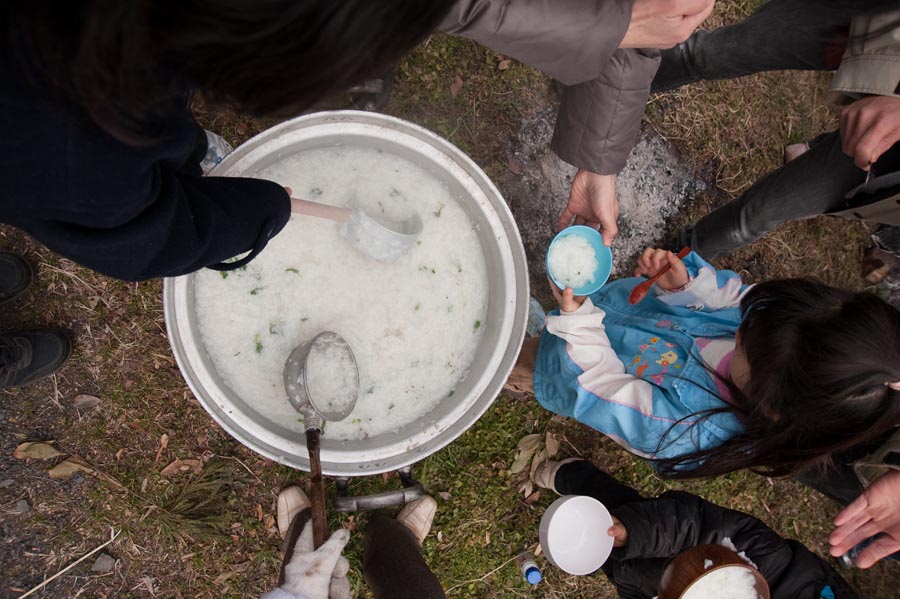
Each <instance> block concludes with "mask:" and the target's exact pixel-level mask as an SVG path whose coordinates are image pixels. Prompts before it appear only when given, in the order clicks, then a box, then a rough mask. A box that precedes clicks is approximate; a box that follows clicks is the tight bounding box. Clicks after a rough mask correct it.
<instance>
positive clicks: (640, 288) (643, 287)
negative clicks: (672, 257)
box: [628, 247, 691, 305]
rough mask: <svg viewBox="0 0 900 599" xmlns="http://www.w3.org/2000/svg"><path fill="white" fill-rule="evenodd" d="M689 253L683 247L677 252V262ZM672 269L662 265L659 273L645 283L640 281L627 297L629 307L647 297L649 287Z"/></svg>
mask: <svg viewBox="0 0 900 599" xmlns="http://www.w3.org/2000/svg"><path fill="white" fill-rule="evenodd" d="M690 253H691V248H689V247H683V248H681V251H680V252H678V254H677V257H678V259H679V260H681V259H683V258H684V257H685V256H687V255H688V254H690ZM670 268H672V265H671V264H669V263H668V262H666V263H665V264H663V267H662V268H660V269H659V272H658V273H656V274H655V275H653V276H652V277H650V278H649V279H647V280H646V281H642V282H640V283H638V284H637V285H635V286H634V288H633V289H632V290H631V293H630V294H629V295H628V303H629V304H631V305H634V304H637V303H638V302H640V301H641V300H642V299H644V297H646V296H647V292H648V291H650V287H651V286H652V285H653V283H655V282H656V281H658V280H659V278H660V277H661V276H663V275H664V274H666V273H667V272H669V269H670Z"/></svg>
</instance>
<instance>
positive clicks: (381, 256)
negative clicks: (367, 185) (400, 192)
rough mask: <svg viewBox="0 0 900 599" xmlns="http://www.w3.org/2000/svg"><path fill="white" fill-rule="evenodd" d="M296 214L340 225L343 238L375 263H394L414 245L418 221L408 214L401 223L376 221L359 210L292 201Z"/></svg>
mask: <svg viewBox="0 0 900 599" xmlns="http://www.w3.org/2000/svg"><path fill="white" fill-rule="evenodd" d="M292 201H293V206H294V208H293V209H294V211H295V212H296V213H298V214H305V215H307V216H314V217H316V218H326V219H328V220H333V221H336V222H339V223H342V224H343V225H344V227H343V235H344V237H345V238H346V239H347V241H349V242H350V244H351V245H352V246H353V247H355V248H356V249H357V250H359V251H360V252H362V253H364V254H366V255H368V256H371V257H372V258H374V259H375V260H378V261H379V262H395V261H397V260H398V259H399V258H400V257H401V256H403V255H404V254H406V253H407V252H409V250H411V249H412V248H413V246H415V244H416V240H417V239H418V237H419V235H420V234H421V233H422V219H421V218H419V215H418V214H412V215H410V216H409V217H408V218H407V219H405V220H402V221H392V220H388V219H383V218H381V219H376V218H374V217H372V216H369V215H368V214H366V213H365V212H363V211H362V210H359V209H353V208H342V207H339V206H330V205H328V204H319V203H318V202H310V201H309V200H299V199H296V198H293V199H292Z"/></svg>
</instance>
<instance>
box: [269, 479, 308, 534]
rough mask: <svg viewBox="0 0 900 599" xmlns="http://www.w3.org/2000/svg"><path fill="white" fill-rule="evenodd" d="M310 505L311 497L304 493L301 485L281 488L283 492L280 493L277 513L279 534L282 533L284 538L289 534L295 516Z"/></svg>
mask: <svg viewBox="0 0 900 599" xmlns="http://www.w3.org/2000/svg"><path fill="white" fill-rule="evenodd" d="M310 505H312V504H311V503H310V502H309V497H307V496H306V493H304V492H303V491H302V490H301V489H300V487H298V486H296V485H292V486H290V487H285V488H284V489H282V490H281V493H279V494H278V504H277V509H276V514H277V520H278V534H280V535H281V538H282V539H283V538H284V536H285V535H286V534H287V531H288V528H290V526H291V522H292V521H293V520H294V516H296V515H297V514H299V513H300V512H302V511H303V510H305V509H306V508H308V507H309V506H310Z"/></svg>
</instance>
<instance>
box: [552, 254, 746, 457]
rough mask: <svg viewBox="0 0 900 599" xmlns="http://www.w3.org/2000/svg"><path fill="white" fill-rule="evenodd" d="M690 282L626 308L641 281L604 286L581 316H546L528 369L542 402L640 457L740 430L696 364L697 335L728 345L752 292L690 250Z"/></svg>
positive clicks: (682, 449) (698, 445)
mask: <svg viewBox="0 0 900 599" xmlns="http://www.w3.org/2000/svg"><path fill="white" fill-rule="evenodd" d="M684 263H685V266H687V269H688V273H689V274H690V275H691V280H690V282H689V283H688V284H687V285H685V287H684V288H683V289H681V290H679V291H677V292H671V293H670V292H666V291H664V290H662V289H660V288H658V287H656V286H654V288H653V289H652V290H651V291H650V293H649V294H648V295H647V297H646V299H644V301H642V302H641V303H639V304H637V305H634V306H632V305H631V304H629V303H628V294H629V293H630V291H631V289H632V288H633V287H634V286H635V285H636V284H638V283H640V282H641V281H643V279H640V278H626V279H619V280H617V281H614V282H612V283H610V284H608V285H605V286H604V287H602V288H601V289H600V290H599V291H597V292H595V293H594V294H592V295H591V296H589V297H588V298H587V299H585V302H584V304H583V305H582V306H581V307H579V308H578V310H576V311H574V312H570V313H559V311H554V312H553V313H552V314H551V315H550V316H548V317H547V326H546V328H545V330H544V333H543V335H542V337H541V341H540V346H539V349H538V355H537V360H536V365H535V372H534V389H535V394H536V395H537V399H538V401H539V402H540V403H541V405H542V406H544V407H545V408H547V409H548V410H551V411H553V412H556V413H558V414H562V415H564V416H570V417H572V418H575V419H576V420H578V421H579V422H583V423H584V424H587V425H588V426H591V427H593V428H595V429H597V430H599V431H601V432H603V433H604V434H606V435H608V436H610V437H611V438H613V439H614V440H615V441H616V442H618V443H619V444H621V445H622V446H624V447H625V448H626V449H628V450H629V451H631V452H633V453H635V454H638V455H640V456H642V457H645V458H650V459H653V458H668V457H673V456H679V455H684V454H687V453H690V452H693V451H696V450H704V449H709V448H711V447H716V446H718V445H720V444H722V443H723V442H725V441H726V440H728V439H729V438H731V437H733V436H734V435H736V434H738V433H740V432H741V430H742V427H741V424H740V421H739V420H738V418H737V417H736V416H735V414H734V413H733V412H732V411H726V412H721V413H718V414H714V415H712V416H711V417H708V418H698V417H694V416H695V415H697V414H698V413H700V412H703V411H705V410H710V409H717V408H723V407H725V408H727V407H728V406H729V404H728V403H727V402H725V401H724V400H723V399H722V398H721V397H719V395H718V392H717V391H716V381H715V380H714V377H713V375H712V374H711V373H710V372H709V370H708V367H707V365H705V364H704V363H703V361H702V359H701V358H700V351H699V347H698V345H697V340H698V339H705V340H709V339H720V338H723V339H731V340H733V339H734V337H735V334H736V331H737V328H738V326H739V325H740V323H741V314H740V309H739V305H740V300H741V298H742V297H743V295H744V293H746V291H747V289H748V288H749V287H748V286H746V285H743V284H742V283H741V279H740V277H739V276H738V275H737V274H736V273H734V272H731V271H724V270H723V271H716V270H715V269H714V268H713V267H712V266H710V265H709V264H708V263H707V262H705V261H704V260H703V259H702V258H700V256H698V255H697V254H695V253H691V254H689V255H688V256H687V257H686V258H685V260H684Z"/></svg>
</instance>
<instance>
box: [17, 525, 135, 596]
mask: <svg viewBox="0 0 900 599" xmlns="http://www.w3.org/2000/svg"><path fill="white" fill-rule="evenodd" d="M119 532H122V531H121V530H120V531H119ZM119 532H115V530H114V529H113V528H110V529H109V534H110V538H109V540H108V541H107V542H105V543H103V544H102V545H100V546H98V547H96V548H94V550H93V551H91V552H90V553H87V554H85V555H83V556H81V557H80V558H78V559H77V560H75V561H74V562H72V563H71V564H69V565H68V566H66V567H65V568H63V569H62V570H60V571H59V572H57V573H56V574H54V575H53V576H51V577H50V578H48V579H47V580H45V581H44V582H42V583H40V584H39V585H37V586H36V587H33V588H32V589H31V590H30V591H27V592H26V593H25V594H24V595H19V599H25V597H28V596H29V595H33V594H34V593H36V592H37V591H39V590H41V589H42V588H44V587H45V586H47V585H48V584H50V583H51V582H53V581H54V580H56V579H57V578H59V577H60V576H62V575H63V574H65V573H66V572H68V571H69V570H71V569H72V568H74V567H75V566H77V565H78V564H80V563H81V562H83V561H84V560H86V559H87V558H89V557H91V556H92V555H94V554H95V553H97V552H98V551H100V550H101V549H103V548H104V547H106V546H107V545H109V544H110V543H112V542H113V541H115V540H116V537H118V536H119Z"/></svg>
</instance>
